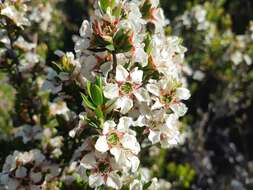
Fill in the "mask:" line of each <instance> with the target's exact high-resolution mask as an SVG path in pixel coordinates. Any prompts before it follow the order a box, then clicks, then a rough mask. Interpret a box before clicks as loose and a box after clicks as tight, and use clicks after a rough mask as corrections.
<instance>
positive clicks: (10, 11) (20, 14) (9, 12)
mask: <svg viewBox="0 0 253 190" xmlns="http://www.w3.org/2000/svg"><path fill="white" fill-rule="evenodd" d="M23 8H24V7H23ZM1 15H4V16H6V17H8V18H9V19H11V20H12V21H13V22H14V23H15V24H16V25H17V26H19V27H22V26H29V25H30V22H29V20H28V19H27V18H26V17H25V11H24V10H22V9H21V10H17V9H16V8H15V7H14V6H13V5H7V6H6V7H5V8H3V9H2V10H1Z"/></svg>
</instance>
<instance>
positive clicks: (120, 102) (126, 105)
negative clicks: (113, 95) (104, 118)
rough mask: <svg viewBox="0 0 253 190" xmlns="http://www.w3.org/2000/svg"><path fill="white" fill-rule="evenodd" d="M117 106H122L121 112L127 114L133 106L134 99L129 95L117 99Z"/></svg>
mask: <svg viewBox="0 0 253 190" xmlns="http://www.w3.org/2000/svg"><path fill="white" fill-rule="evenodd" d="M116 106H117V108H120V113H122V114H126V113H127V112H128V111H129V110H130V109H131V108H132V107H133V100H132V99H131V98H129V97H127V96H123V97H121V98H119V99H117V102H116Z"/></svg>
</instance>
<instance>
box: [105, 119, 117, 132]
mask: <svg viewBox="0 0 253 190" xmlns="http://www.w3.org/2000/svg"><path fill="white" fill-rule="evenodd" d="M115 127H116V123H115V122H114V121H112V120H108V121H106V122H105V123H104V127H103V134H104V135H106V134H108V133H109V132H110V130H112V129H114V128H115Z"/></svg>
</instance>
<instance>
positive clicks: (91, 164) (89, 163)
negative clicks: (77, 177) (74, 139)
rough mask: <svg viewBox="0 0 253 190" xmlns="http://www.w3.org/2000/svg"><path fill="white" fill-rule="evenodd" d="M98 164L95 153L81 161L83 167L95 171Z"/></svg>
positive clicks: (89, 154) (87, 155)
mask: <svg viewBox="0 0 253 190" xmlns="http://www.w3.org/2000/svg"><path fill="white" fill-rule="evenodd" d="M96 164H97V162H96V158H95V154H94V153H93V152H92V153H88V154H86V155H85V156H84V157H83V158H82V160H81V165H82V166H83V167H84V168H86V169H93V168H95V167H96Z"/></svg>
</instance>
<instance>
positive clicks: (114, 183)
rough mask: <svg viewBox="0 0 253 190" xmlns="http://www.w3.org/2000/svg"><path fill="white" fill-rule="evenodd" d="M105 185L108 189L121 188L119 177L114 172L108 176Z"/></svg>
mask: <svg viewBox="0 0 253 190" xmlns="http://www.w3.org/2000/svg"><path fill="white" fill-rule="evenodd" d="M106 185H107V186H108V187H112V188H114V189H120V188H121V186H122V182H121V180H120V176H119V175H118V174H116V173H115V172H111V173H110V174H109V175H108V178H107V181H106Z"/></svg>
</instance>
